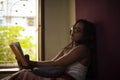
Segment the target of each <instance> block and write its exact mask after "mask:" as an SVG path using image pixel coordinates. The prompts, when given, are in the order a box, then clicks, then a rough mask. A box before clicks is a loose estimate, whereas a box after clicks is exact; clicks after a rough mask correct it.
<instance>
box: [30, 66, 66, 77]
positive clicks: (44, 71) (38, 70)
mask: <svg viewBox="0 0 120 80" xmlns="http://www.w3.org/2000/svg"><path fill="white" fill-rule="evenodd" d="M65 70H66V68H65V67H60V66H47V67H35V68H33V70H32V71H33V72H34V73H35V74H37V75H39V76H42V77H51V78H52V77H59V76H61V75H63V74H64V73H65Z"/></svg>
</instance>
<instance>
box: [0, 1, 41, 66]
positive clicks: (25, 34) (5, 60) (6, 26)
mask: <svg viewBox="0 0 120 80" xmlns="http://www.w3.org/2000/svg"><path fill="white" fill-rule="evenodd" d="M38 1H39V0H1V1H0V37H1V38H0V65H17V63H16V60H15V56H14V54H13V52H12V50H11V49H10V47H9V44H10V43H11V42H15V41H19V42H20V44H21V47H22V49H23V52H24V53H25V54H29V55H30V59H31V60H38V46H40V45H38V43H40V42H38V41H41V40H39V39H41V38H39V36H41V34H38V32H39V33H40V31H39V30H40V29H39V28H38V24H39V25H40V23H38ZM39 8H40V7H39ZM39 18H40V17H39ZM40 44H41V43H40ZM39 52H40V51H39ZM39 54H40V53H39Z"/></svg>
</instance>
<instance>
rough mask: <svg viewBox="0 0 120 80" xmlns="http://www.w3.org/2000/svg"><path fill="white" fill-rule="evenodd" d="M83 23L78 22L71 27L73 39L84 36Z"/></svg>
mask: <svg viewBox="0 0 120 80" xmlns="http://www.w3.org/2000/svg"><path fill="white" fill-rule="evenodd" d="M83 28H84V24H83V23H77V24H76V25H75V26H74V27H72V28H71V40H72V41H79V40H81V39H82V37H83Z"/></svg>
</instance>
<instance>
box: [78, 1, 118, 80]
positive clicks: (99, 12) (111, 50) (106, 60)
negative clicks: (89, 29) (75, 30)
mask: <svg viewBox="0 0 120 80" xmlns="http://www.w3.org/2000/svg"><path fill="white" fill-rule="evenodd" d="M81 18H83V19H87V20H90V21H92V22H94V23H96V24H97V26H96V27H97V55H98V56H97V59H98V80H120V74H119V73H120V0H76V19H81Z"/></svg>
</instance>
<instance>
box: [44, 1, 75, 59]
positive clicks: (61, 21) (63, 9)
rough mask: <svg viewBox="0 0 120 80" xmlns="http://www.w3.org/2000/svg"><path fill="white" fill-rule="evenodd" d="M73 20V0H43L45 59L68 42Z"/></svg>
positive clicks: (49, 57)
mask: <svg viewBox="0 0 120 80" xmlns="http://www.w3.org/2000/svg"><path fill="white" fill-rule="evenodd" d="M74 22H75V0H45V59H46V60H49V59H51V58H53V57H54V56H55V55H56V54H57V52H58V51H59V50H60V49H62V48H64V47H65V46H66V45H67V44H68V43H69V42H70V38H69V29H70V27H71V26H72V25H73V24H74Z"/></svg>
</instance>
